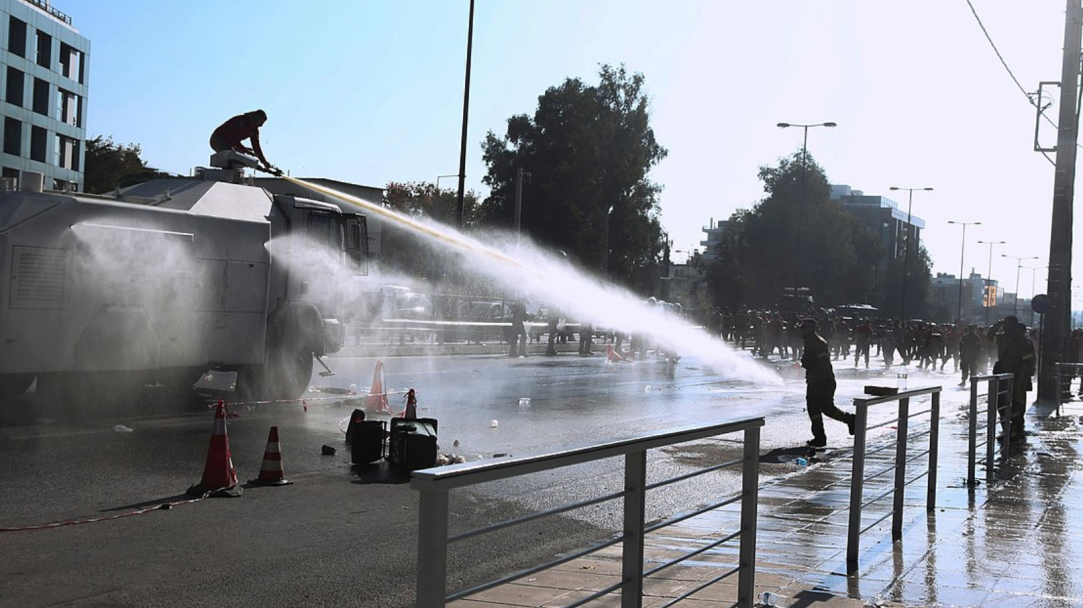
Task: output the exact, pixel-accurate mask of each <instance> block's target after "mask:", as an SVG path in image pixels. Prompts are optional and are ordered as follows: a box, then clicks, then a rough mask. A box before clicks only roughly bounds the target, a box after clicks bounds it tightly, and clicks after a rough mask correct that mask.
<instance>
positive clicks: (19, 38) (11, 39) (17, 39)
mask: <svg viewBox="0 0 1083 608" xmlns="http://www.w3.org/2000/svg"><path fill="white" fill-rule="evenodd" d="M8 50H9V51H11V52H12V53H15V54H16V55H18V56H19V57H26V22H25V21H23V20H22V19H16V18H15V17H9V18H8Z"/></svg>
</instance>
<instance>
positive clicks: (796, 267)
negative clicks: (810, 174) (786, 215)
mask: <svg viewBox="0 0 1083 608" xmlns="http://www.w3.org/2000/svg"><path fill="white" fill-rule="evenodd" d="M837 126H838V124H837V123H834V122H820V123H816V124H814V125H799V124H795V123H791V122H780V123H778V128H780V129H788V128H790V127H801V128H802V129H804V130H805V137H804V139H803V140H802V141H801V190H800V193H799V194H798V198H797V244H796V245H795V248H794V255H793V285H791V286H792V287H797V286H798V285H797V281H799V280H800V279H799V277H800V274H801V233H802V232H803V229H804V218H803V217H802V211H803V210H804V206H805V165H807V164H808V163H807V159H808V130H809V127H828V128H834V127H837Z"/></svg>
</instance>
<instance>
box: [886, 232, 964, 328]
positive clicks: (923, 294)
mask: <svg viewBox="0 0 1083 608" xmlns="http://www.w3.org/2000/svg"><path fill="white" fill-rule="evenodd" d="M904 263H905V265H906V266H907V267H908V268H907V277H908V278H907V282H906V316H907V318H909V319H925V320H930V317H929V313H930V312H931V311H930V308H929V286H930V285H931V284H932V268H933V262H932V258H930V257H929V252H928V251H927V250H926V249H925V245H922V244H921V243H918V244H917V245H916V246H915V247H914V248H913V249H911V250H910V261H909V262H906V261H905V260H904V259H903V256H902V255H901V254H900V255H899V257H898V258H896V259H894V260H891V261H889V262H888V264H887V270H886V272H884V275H885V278H884V280H883V300H882V301H881V302H880V304H879V307H880V311H881V314H883V315H884V316H888V317H898V316H899V315H900V314H901V313H902V310H901V308H900V304H901V302H902V284H903V265H904ZM952 317H954V314H953V313H950V312H949V314H948V316H947V318H948V319H951V318H952Z"/></svg>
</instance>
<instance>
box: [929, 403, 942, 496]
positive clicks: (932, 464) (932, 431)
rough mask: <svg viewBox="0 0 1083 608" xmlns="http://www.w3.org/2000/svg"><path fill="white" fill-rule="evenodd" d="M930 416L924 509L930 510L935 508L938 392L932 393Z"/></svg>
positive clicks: (938, 424) (937, 452)
mask: <svg viewBox="0 0 1083 608" xmlns="http://www.w3.org/2000/svg"><path fill="white" fill-rule="evenodd" d="M930 415H931V416H932V418H931V419H930V420H929V489H928V491H927V493H926V497H927V498H926V501H927V503H928V504H927V506H926V507H925V508H926V510H928V511H932V510H934V509H936V468H937V465H938V464H939V462H940V460H939V458H940V456H939V451H938V449H937V448H938V447H939V445H940V392H939V391H937V392H935V393H933V403H932V410H931V412H930Z"/></svg>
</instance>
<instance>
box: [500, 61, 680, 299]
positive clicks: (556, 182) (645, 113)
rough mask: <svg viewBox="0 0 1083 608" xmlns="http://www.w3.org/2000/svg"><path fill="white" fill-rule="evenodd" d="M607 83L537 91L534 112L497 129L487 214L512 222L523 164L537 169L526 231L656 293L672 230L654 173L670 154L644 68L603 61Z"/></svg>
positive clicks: (528, 193)
mask: <svg viewBox="0 0 1083 608" xmlns="http://www.w3.org/2000/svg"><path fill="white" fill-rule="evenodd" d="M599 80H600V82H599V84H598V85H597V86H590V85H587V84H585V83H584V82H583V81H582V80H580V79H578V78H568V79H566V80H565V81H564V82H563V83H562V84H560V85H559V86H555V87H550V88H549V89H548V90H546V91H545V93H544V94H543V95H541V96H540V97H539V98H538V106H537V108H536V110H535V111H534V116H533V117H530V116H527V115H525V114H519V115H516V116H512V117H511V118H509V119H508V129H507V133H506V134H505V135H504V136H502V137H498V136H497V135H496V134H494V133H493V132H491V131H490V132H489V133H488V135H487V136H486V138H485V142H484V143H483V144H482V148H483V151H484V159H485V163H486V165H487V166H488V172H487V174H486V176H485V178H484V182H485V184H487V185H488V186H490V188H491V189H492V190H491V193H490V195H489V197H488V198H486V199H485V201H484V203H482V207H481V218H480V221H481V222H482V223H483V224H485V225H491V226H506V227H510V226H511V225H512V223H513V220H514V215H515V187H516V184H515V181H516V171H517V169H520V168H522V169H523V170H524V171H526V172H529V173H530V174H531V176H530V181H529V183H527V184H526V185H524V187H523V195H522V215H521V221H520V225H521V229H522V230H523V231H524V232H526V233H528V234H529V235H530V236H531V237H532V238H533V239H534V240H535V241H537V242H539V243H541V244H543V245H546V246H549V247H552V248H554V249H558V250H562V251H566V252H568V253H569V254H572V255H573V256H574V257H575V258H576V259H577V260H578V261H579V263H580V264H581V265H582V266H583V267H585V268H587V269H590V270H592V271H598V272H603V271H604V272H606V273H607V274H608V275H609V276H610V277H611V278H612V279H613V280H614V281H617V282H620V283H624V284H626V285H629V286H634V287H638V288H640V289H642V290H652V289H653V287H654V285H655V283H656V282H657V278H658V276H659V266H658V262H659V255H660V253H661V251H662V248H663V246H664V243H665V240H666V235H665V233H664V232H663V230H662V227H661V224H660V222H659V220H658V195H659V193H660V191H661V187H660V186H658V185H657V184H655V183H653V182H651V181H650V180H649V179H648V178H647V174H648V173H649V171H650V170H651V168H652V167H654V166H655V165H657V164H658V163H659V162H660V161H661V160H662V159H664V158H665V157H666V154H667V152H666V149H665V148H663V147H662V146H660V145H659V144H658V142H657V141H655V138H654V131H653V129H651V126H650V112H649V110H648V100H647V96H646V93H645V92H644V89H643V84H644V77H643V75H642V74H638V73H637V74H629V73H628V72H627V71H626V70H625V68H624V67H623V66H621V67H619V68H613V67H610V66H608V65H603V66H602V67H601V68H600V71H599ZM607 224H608V226H607ZM607 228H608V230H607ZM607 234H608V248H607V247H606V240H607V239H606V235H607ZM606 249H608V252H607V251H606ZM607 253H608V255H607Z"/></svg>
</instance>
